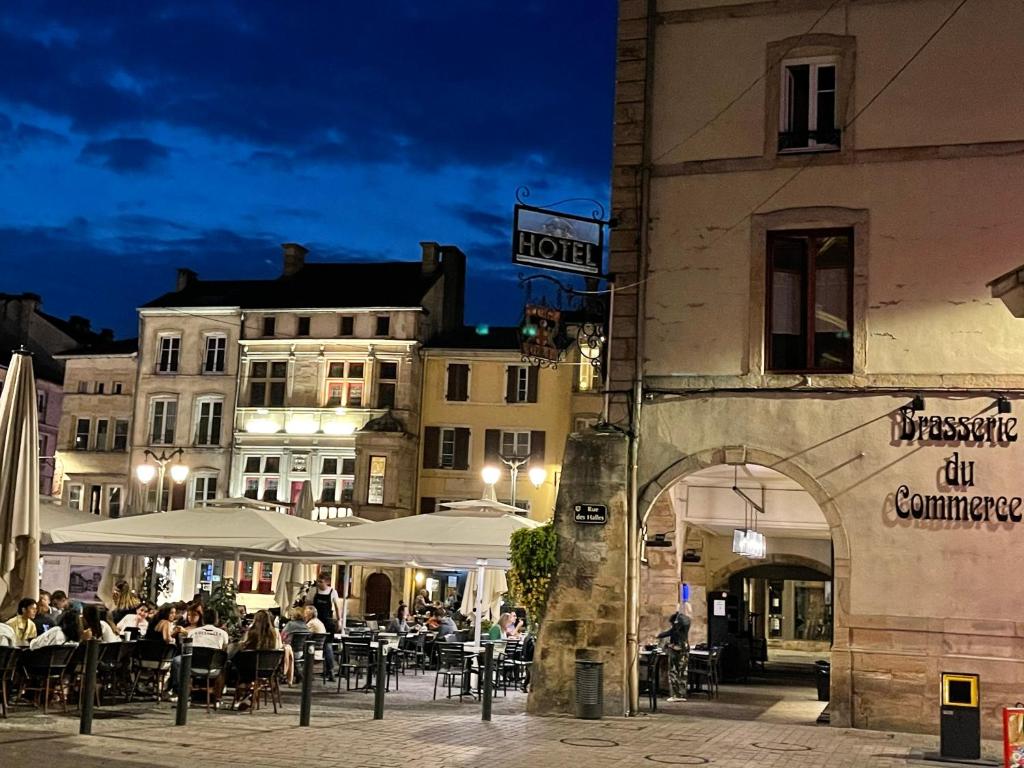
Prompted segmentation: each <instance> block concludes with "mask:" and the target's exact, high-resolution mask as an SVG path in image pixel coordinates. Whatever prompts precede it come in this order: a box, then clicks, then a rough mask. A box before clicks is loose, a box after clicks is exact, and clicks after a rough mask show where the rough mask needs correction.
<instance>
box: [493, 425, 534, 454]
mask: <svg viewBox="0 0 1024 768" xmlns="http://www.w3.org/2000/svg"><path fill="white" fill-rule="evenodd" d="M530 432H531V430H529V429H502V430H500V435H499V436H498V452H499V453H500V454H501V455H502V456H504V457H505V458H512V457H513V456H514V457H516V458H520V459H525V458H529V456H530V453H531V451H532V450H533V446H532V445H531V443H532V440H531V436H530ZM505 435H515V436H516V437H514V438H513V442H512V445H513V446H517V445H519V443H520V439H519V438H520V437H521V436H522V435H526V452H525V453H519V452H518V451H513V452H511V453H509V452H507V451H506V450H505Z"/></svg>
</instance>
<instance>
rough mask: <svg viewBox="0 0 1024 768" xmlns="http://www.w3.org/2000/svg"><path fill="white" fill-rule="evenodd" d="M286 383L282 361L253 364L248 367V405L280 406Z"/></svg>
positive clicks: (286, 365) (284, 364) (284, 366)
mask: <svg viewBox="0 0 1024 768" xmlns="http://www.w3.org/2000/svg"><path fill="white" fill-rule="evenodd" d="M287 383H288V363H287V362H286V361H284V360H273V361H266V362H254V363H251V364H250V366H249V405H252V406H282V405H284V399H285V391H286V386H287Z"/></svg>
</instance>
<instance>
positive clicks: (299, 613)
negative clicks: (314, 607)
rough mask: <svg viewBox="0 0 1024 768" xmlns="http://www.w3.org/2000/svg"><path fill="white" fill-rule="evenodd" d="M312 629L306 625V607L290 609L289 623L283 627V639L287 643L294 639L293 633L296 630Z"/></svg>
mask: <svg viewBox="0 0 1024 768" xmlns="http://www.w3.org/2000/svg"><path fill="white" fill-rule="evenodd" d="M309 631H310V629H309V627H308V626H306V609H305V607H302V606H300V607H298V608H291V609H289V611H288V623H287V624H285V625H284V626H283V627H282V628H281V639H282V640H283V641H284V642H285V643H290V642H291V641H292V635H294V634H295V633H296V632H309Z"/></svg>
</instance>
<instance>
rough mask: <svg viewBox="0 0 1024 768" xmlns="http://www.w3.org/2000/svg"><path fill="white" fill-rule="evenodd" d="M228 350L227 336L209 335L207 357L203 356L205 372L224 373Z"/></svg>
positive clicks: (207, 338)
mask: <svg viewBox="0 0 1024 768" xmlns="http://www.w3.org/2000/svg"><path fill="white" fill-rule="evenodd" d="M227 351H228V338H227V336H223V335H221V334H216V335H213V334H211V335H208V336H207V337H206V357H204V358H203V373H224V363H225V359H226V358H227Z"/></svg>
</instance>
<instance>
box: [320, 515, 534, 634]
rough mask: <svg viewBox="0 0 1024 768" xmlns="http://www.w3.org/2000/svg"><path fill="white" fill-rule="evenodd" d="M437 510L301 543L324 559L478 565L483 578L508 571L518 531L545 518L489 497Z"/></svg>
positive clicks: (329, 533) (333, 532)
mask: <svg viewBox="0 0 1024 768" xmlns="http://www.w3.org/2000/svg"><path fill="white" fill-rule="evenodd" d="M444 506H446V507H448V509H445V510H442V511H440V512H436V513H434V514H432V515H413V516H411V517H400V518H396V519H394V520H384V521H381V522H379V523H374V524H373V525H363V526H357V527H355V528H347V529H342V530H337V529H328V530H324V531H320V532H318V533H314V534H312V535H310V536H304V537H303V538H302V540H301V541H300V545H301V546H302V547H303V548H304V549H306V550H307V551H309V552H317V553H319V558H318V559H320V560H321V561H323V560H331V559H334V560H339V561H345V562H353V561H355V562H366V563H380V564H400V565H407V566H411V567H421V566H422V567H433V568H459V569H475V570H476V572H477V579H478V583H481V584H482V583H484V580H485V577H484V573H485V571H486V569H488V568H496V569H500V570H507V569H508V568H509V566H510V565H511V564H510V563H509V559H508V545H509V540H510V539H511V537H512V533H513V532H514V531H517V530H519V529H520V528H533V527H536V526H538V525H540V523H537V522H535V521H533V520H530V519H529V518H526V517H521V516H520V515H518V514H515V513H516V512H517V511H521V510H517V509H516V507H513V506H510V505H508V504H502V503H500V502H497V501H493V500H488V499H477V500H473V501H459V502H452V503H451V504H447V505H444ZM482 597H483V591H482V590H481V591H480V593H479V596H478V599H477V605H478V609H477V611H476V632H475V636H476V640H477V642H479V640H480V619H481V617H482V614H483V604H482Z"/></svg>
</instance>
